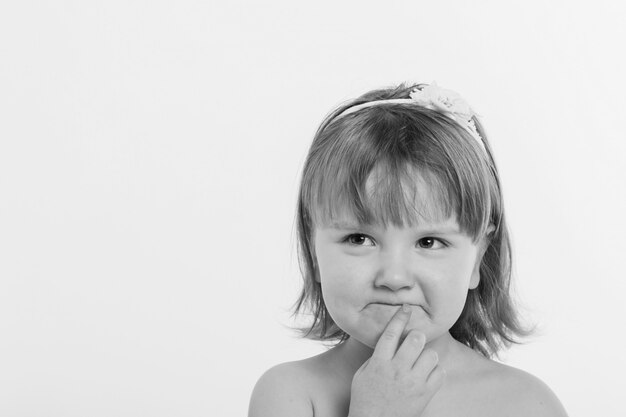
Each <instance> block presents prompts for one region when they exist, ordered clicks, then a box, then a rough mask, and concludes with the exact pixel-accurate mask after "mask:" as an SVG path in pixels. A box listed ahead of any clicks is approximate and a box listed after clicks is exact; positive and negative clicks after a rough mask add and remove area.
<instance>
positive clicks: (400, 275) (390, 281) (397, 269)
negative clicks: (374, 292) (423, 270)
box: [374, 250, 416, 291]
mask: <svg viewBox="0 0 626 417" xmlns="http://www.w3.org/2000/svg"><path fill="white" fill-rule="evenodd" d="M410 260H411V257H410V255H409V254H407V253H404V252H403V251H401V250H395V251H393V252H392V251H389V252H386V253H382V252H381V254H380V268H379V269H378V271H377V274H376V278H375V280H374V285H375V286H376V287H387V288H388V289H390V290H392V291H399V290H401V289H411V288H413V287H414V286H415V285H416V277H415V275H414V271H412V269H411V265H410Z"/></svg>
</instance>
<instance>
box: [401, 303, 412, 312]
mask: <svg viewBox="0 0 626 417" xmlns="http://www.w3.org/2000/svg"><path fill="white" fill-rule="evenodd" d="M402 311H404V312H405V313H410V312H411V306H410V305H408V304H402Z"/></svg>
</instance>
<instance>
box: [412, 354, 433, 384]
mask: <svg viewBox="0 0 626 417" xmlns="http://www.w3.org/2000/svg"><path fill="white" fill-rule="evenodd" d="M438 363H439V356H438V355H437V352H435V351H434V350H432V349H424V350H423V351H422V353H421V354H420V356H419V358H417V360H416V361H415V364H414V365H413V369H412V372H413V373H415V374H416V375H418V376H420V377H421V378H422V379H423V380H425V379H427V378H430V374H431V373H432V372H433V370H434V369H435V367H436V366H437V364H438Z"/></svg>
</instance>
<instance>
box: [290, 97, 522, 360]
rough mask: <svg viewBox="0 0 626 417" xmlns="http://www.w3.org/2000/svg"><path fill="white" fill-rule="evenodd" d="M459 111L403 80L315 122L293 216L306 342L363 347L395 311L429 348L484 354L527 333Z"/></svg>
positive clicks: (497, 213)
mask: <svg viewBox="0 0 626 417" xmlns="http://www.w3.org/2000/svg"><path fill="white" fill-rule="evenodd" d="M419 90H423V91H419ZM424 92H428V94H424ZM410 96H411V97H413V98H416V99H417V100H414V101H412V100H409V97H410ZM398 99H400V100H398ZM402 99H404V100H402ZM452 101H455V103H452ZM367 103H372V104H367ZM373 103H375V104H373ZM469 112H471V111H470V110H469V107H467V106H466V105H465V104H464V102H463V101H462V100H461V99H460V97H458V96H456V95H455V94H454V93H452V92H450V91H447V90H441V89H438V88H437V87H436V86H424V85H416V86H410V87H407V86H404V85H400V86H399V87H397V88H393V89H383V90H375V91H371V92H369V93H366V94H364V95H363V96H361V97H359V98H358V99H356V100H354V101H353V102H351V103H349V104H347V105H344V106H342V107H340V108H338V109H337V110H336V111H334V112H333V113H331V114H330V115H329V116H328V117H327V118H326V119H325V120H324V122H323V123H322V124H321V126H320V128H319V129H318V131H317V133H316V135H315V138H314V140H313V143H312V145H311V148H310V150H309V154H308V156H307V159H306V162H305V166H304V170H303V174H302V179H301V185H300V192H299V198H298V208H297V223H298V230H297V231H298V242H299V255H300V256H299V260H300V266H301V271H302V274H303V278H304V287H303V290H302V293H301V295H300V297H299V299H298V301H297V303H296V306H295V312H296V313H299V312H301V311H302V310H309V311H311V312H312V313H313V321H312V323H311V325H310V326H309V327H307V328H306V329H300V330H301V331H302V332H303V334H304V336H305V337H309V338H312V339H316V340H328V341H339V342H342V341H344V340H346V339H347V338H348V337H354V338H356V339H357V340H359V341H361V342H362V343H365V344H367V345H370V347H373V344H374V343H375V340H376V338H377V336H378V335H380V332H382V329H383V328H384V325H385V324H386V322H387V321H388V320H389V318H390V317H391V315H392V314H393V312H395V309H397V308H398V307H397V306H393V304H398V303H410V304H412V305H413V315H412V318H411V322H410V325H411V326H410V327H416V328H419V329H420V330H422V331H423V332H424V333H426V336H427V339H429V340H432V339H435V338H437V337H439V336H440V335H441V334H443V332H447V331H449V332H450V334H451V335H452V336H453V337H454V338H455V339H457V340H458V341H459V342H462V343H464V344H466V345H468V346H470V347H472V348H474V349H476V350H478V351H480V352H481V353H483V354H485V355H490V354H495V353H497V351H498V349H499V348H500V347H501V346H503V345H508V344H509V343H511V342H514V338H513V337H514V336H515V335H522V334H524V330H523V329H522V328H521V327H520V325H519V324H518V321H517V317H516V315H515V313H514V310H513V306H512V302H511V299H510V296H509V280H510V273H511V254H510V244H509V237H508V232H507V228H506V223H505V219H504V210H503V205H502V193H501V189H500V183H499V179H498V173H497V170H496V166H495V163H494V160H493V158H492V156H491V151H490V147H489V144H488V142H487V139H486V135H485V132H484V130H483V128H482V126H481V125H480V123H479V122H478V120H477V119H476V118H475V117H473V116H472V114H471V113H469ZM468 114H469V116H468ZM388 304H391V305H388ZM408 327H409V326H408Z"/></svg>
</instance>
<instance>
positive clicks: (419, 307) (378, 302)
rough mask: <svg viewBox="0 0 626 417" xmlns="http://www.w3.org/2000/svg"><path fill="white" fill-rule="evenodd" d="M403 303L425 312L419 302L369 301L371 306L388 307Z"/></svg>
mask: <svg viewBox="0 0 626 417" xmlns="http://www.w3.org/2000/svg"><path fill="white" fill-rule="evenodd" d="M403 304H406V305H408V306H409V307H411V308H417V309H420V310H422V311H424V312H425V313H426V309H425V308H424V307H423V306H422V305H421V304H413V303H386V302H382V301H376V302H373V303H369V304H368V305H371V306H389V307H402V305H403Z"/></svg>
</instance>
